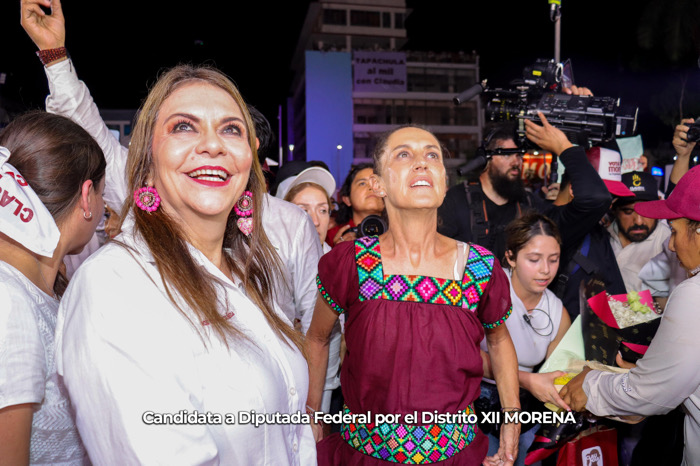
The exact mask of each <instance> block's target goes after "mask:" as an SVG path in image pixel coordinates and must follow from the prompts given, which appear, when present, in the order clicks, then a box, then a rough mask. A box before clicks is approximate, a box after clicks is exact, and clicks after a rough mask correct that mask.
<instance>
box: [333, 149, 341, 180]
mask: <svg viewBox="0 0 700 466" xmlns="http://www.w3.org/2000/svg"><path fill="white" fill-rule="evenodd" d="M335 148H336V149H337V152H336V153H335V170H336V177H335V179H336V180H340V179H342V178H341V175H342V173H340V151H341V150H343V146H342V145H341V144H338V145H337V146H335Z"/></svg>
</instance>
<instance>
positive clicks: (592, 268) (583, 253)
mask: <svg viewBox="0 0 700 466" xmlns="http://www.w3.org/2000/svg"><path fill="white" fill-rule="evenodd" d="M590 247H591V234H590V233H589V234H587V235H586V236H585V237H584V239H583V241H581V244H580V245H579V247H578V249H577V250H576V252H575V253H574V255H573V256H572V257H571V259H570V260H569V263H568V264H566V268H565V270H564V271H563V272H562V273H560V274H558V275H557V278H556V284H555V285H554V289H553V290H552V291H553V292H554V294H555V295H556V296H557V298H559V299H562V298H563V296H564V292H565V291H566V284H567V283H568V281H569V278H571V276H572V275H573V274H575V273H576V271H578V269H579V267H580V268H581V269H583V271H584V272H585V273H586V275H588V276H590V275H592V274H594V273H598V271H599V269H598V266H597V265H596V264H595V263H594V262H593V261H592V260H591V259H589V258H588V251H589V250H590Z"/></svg>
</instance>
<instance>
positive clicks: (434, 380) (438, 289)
mask: <svg viewBox="0 0 700 466" xmlns="http://www.w3.org/2000/svg"><path fill="white" fill-rule="evenodd" d="M461 247H464V245H462V246H461ZM464 250H465V254H466V256H465V257H466V258H467V261H466V262H467V266H466V267H465V269H466V270H465V273H464V275H463V277H462V280H450V279H438V278H434V277H415V276H413V277H409V276H402V275H388V276H384V273H383V269H382V265H381V262H382V260H381V251H380V248H379V241H378V239H377V238H363V239H361V240H358V241H355V242H354V243H350V242H344V243H340V244H338V245H336V246H335V247H334V248H333V249H332V250H331V251H330V252H329V253H327V254H326V255H324V256H323V257H322V258H321V261H320V262H319V266H318V269H319V272H318V285H319V290H320V292H321V294H322V296H323V297H324V299H325V300H326V301H327V302H328V303H329V305H330V306H331V308H332V309H334V310H335V311H336V312H338V313H341V312H345V315H346V321H345V340H346V345H347V348H348V352H347V354H346V357H345V360H344V361H343V365H342V368H341V386H342V388H343V396H344V398H345V403H346V405H347V410H348V411H349V412H351V413H355V414H363V413H368V412H371V413H373V414H376V413H381V414H396V415H399V416H401V419H402V420H404V422H405V419H406V415H408V414H411V413H414V412H417V413H419V416H420V413H433V412H436V413H446V414H453V413H460V412H468V410H470V409H471V405H472V403H473V402H474V400H475V399H476V398H477V397H478V396H479V392H480V383H481V378H482V376H483V369H482V362H481V356H480V354H479V343H480V342H481V340H482V339H483V338H484V327H490V326H496V325H499V323H501V322H503V321H504V320H505V319H506V317H507V315H508V312H509V311H510V288H509V284H508V278H507V277H506V275H505V273H504V272H503V269H502V268H501V267H500V264H499V263H498V261H497V260H496V259H494V257H493V255H491V254H490V253H489V252H488V251H487V250H485V249H483V248H480V247H478V246H474V245H469V247H465V248H464ZM425 427H428V426H424V425H421V422H420V421H418V422H416V423H415V424H408V423H406V424H402V423H398V424H390V425H389V424H381V425H372V424H371V423H370V424H367V425H360V424H357V423H355V424H354V425H350V424H347V425H345V426H344V427H343V436H341V435H339V434H333V435H331V436H329V437H327V438H325V439H324V440H323V441H322V442H320V443H319V444H318V448H317V451H318V453H319V456H318V461H319V464H320V465H326V464H328V465H331V464H333V465H335V464H346V465H363V466H365V465H370V466H373V465H376V466H380V465H382V464H386V461H391V462H402V463H413V464H426V463H432V462H435V461H440V463H439V464H440V465H441V466H442V465H444V466H453V465H462V464H481V462H482V461H483V458H484V457H485V455H486V450H487V447H488V445H487V444H488V441H487V439H486V437H485V436H484V435H483V433H481V432H479V431H477V430H476V429H475V428H474V426H473V425H471V424H460V425H457V424H453V425H449V424H444V425H442V424H433V425H430V426H429V429H428V432H430V434H431V435H432V436H431V437H429V438H428V439H429V440H431V444H430V445H429V444H428V443H426V438H423V437H422V435H421V433H422V432H423V431H424V430H425ZM416 436H418V437H420V443H417V442H416V440H417V439H418V437H416ZM369 442H371V444H370V443H369ZM414 445H415V446H414Z"/></svg>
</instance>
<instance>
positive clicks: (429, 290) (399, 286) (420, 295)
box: [319, 236, 511, 328]
mask: <svg viewBox="0 0 700 466" xmlns="http://www.w3.org/2000/svg"><path fill="white" fill-rule="evenodd" d="M355 260H356V262H357V272H358V275H359V280H360V301H365V300H368V299H389V300H393V301H412V302H418V303H431V304H451V305H452V306H460V307H462V308H464V309H469V310H470V311H472V312H474V311H475V310H476V307H477V305H478V304H479V299H480V298H481V295H482V294H484V289H485V288H486V285H487V284H488V282H489V280H490V278H491V272H492V271H493V260H494V257H493V254H491V252H490V251H488V250H487V249H485V248H482V247H481V246H478V245H476V244H470V245H469V252H468V256H467V263H466V266H465V268H464V276H463V278H462V282H461V283H460V282H459V281H457V280H450V279H446V278H436V277H424V276H420V275H387V276H385V275H384V269H383V267H382V256H381V251H380V249H379V238H378V237H376V236H367V237H364V238H360V239H358V240H356V241H355ZM319 289H321V293H322V294H324V291H325V290H323V287H322V286H320V282H319ZM326 295H327V293H326V294H325V295H324V298H325V299H327V300H328V297H326ZM331 301H332V300H331ZM333 305H335V303H331V306H332V307H333ZM334 309H336V310H339V309H338V306H337V305H335V307H334ZM510 311H511V310H509V311H508V314H507V315H505V316H504V317H503V318H502V319H500V320H498V321H496V322H493V323H487V324H483V325H484V326H485V327H487V328H493V327H496V326H498V325H500V324H502V323H503V322H505V319H507V318H508V315H510ZM339 312H342V310H339Z"/></svg>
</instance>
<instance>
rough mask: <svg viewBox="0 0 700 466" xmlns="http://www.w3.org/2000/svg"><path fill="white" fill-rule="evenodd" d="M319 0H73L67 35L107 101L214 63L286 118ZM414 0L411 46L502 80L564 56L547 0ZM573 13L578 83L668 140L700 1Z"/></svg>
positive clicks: (569, 51)
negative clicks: (298, 59) (310, 9)
mask: <svg viewBox="0 0 700 466" xmlns="http://www.w3.org/2000/svg"><path fill="white" fill-rule="evenodd" d="M0 3H1V5H0V41H1V43H2V44H3V45H2V46H1V48H0V72H4V73H7V74H8V76H7V80H6V83H5V84H4V85H0V95H1V96H2V97H3V101H4V102H8V101H9V102H10V104H9V106H10V107H11V110H13V111H20V110H24V109H27V108H40V107H42V106H43V99H44V97H45V95H46V94H47V92H48V88H47V86H46V80H45V76H44V74H43V71H42V67H41V64H40V63H39V61H38V58H37V57H36V56H35V55H34V52H35V50H36V48H35V46H34V44H33V43H32V42H31V41H30V39H29V38H28V37H27V36H26V34H25V33H24V31H23V30H22V28H21V26H20V24H19V0H3V1H2V2H0ZM308 3H309V1H308V0H293V1H288V2H262V1H257V2H256V1H252V2H186V3H185V2H179V1H171V2H149V1H147V0H140V1H138V2H137V1H135V0H121V1H118V2H92V1H90V2H88V1H85V0H82V1H77V0H65V2H64V4H63V9H64V13H65V16H66V22H67V40H66V42H67V44H66V45H67V47H68V49H69V51H70V53H71V56H72V58H73V61H74V63H75V65H76V68H77V70H78V73H79V76H80V77H81V79H83V80H84V81H85V82H86V83H87V84H88V86H89V88H90V90H91V92H92V94H93V96H94V98H95V101H96V102H97V104H98V106H100V107H101V108H137V107H138V106H139V105H140V103H141V101H142V99H143V98H144V97H145V95H146V93H147V91H148V87H149V85H150V84H152V83H153V82H154V80H155V78H156V76H157V75H158V72H159V71H160V70H162V69H163V68H167V67H170V66H172V65H174V64H177V63H181V62H189V63H209V64H213V65H215V66H217V67H219V68H220V69H222V70H223V71H224V72H225V73H227V74H228V75H229V76H231V77H232V78H233V80H234V81H235V82H236V83H237V84H238V86H239V88H240V89H241V91H242V93H243V95H244V97H245V98H246V99H247V100H248V102H249V103H251V104H252V105H254V106H256V107H258V108H259V109H260V110H261V111H262V112H263V113H264V114H265V115H266V116H267V117H268V119H269V120H270V121H271V123H272V125H273V127H275V126H276V117H277V107H278V105H280V104H281V103H282V102H283V101H284V99H285V98H286V97H287V96H288V94H289V87H290V81H291V72H290V70H289V66H290V62H291V57H292V54H293V52H294V49H295V47H296V44H297V40H298V36H299V31H300V30H301V26H302V24H303V21H304V17H305V14H306V9H307V5H308ZM407 6H408V7H409V8H412V9H413V13H412V15H411V16H409V18H408V19H407V21H406V29H407V32H408V37H409V41H408V44H407V48H409V49H414V50H434V51H459V50H463V51H466V52H470V51H472V50H474V51H476V52H477V53H478V54H479V57H480V73H481V78H482V79H484V78H487V79H488V80H489V85H490V86H493V87H507V86H508V84H509V82H510V80H512V79H515V78H518V77H520V76H521V73H522V69H523V67H525V66H527V65H530V64H532V63H533V62H534V60H535V59H537V58H553V56H554V24H553V23H552V22H551V21H550V19H549V5H548V4H547V2H546V1H544V0H538V1H534V0H528V1H525V2H460V3H457V2H452V1H445V0H407ZM561 12H562V28H561V29H562V37H561V58H562V60H564V59H567V58H570V59H571V60H572V63H573V70H574V76H575V79H576V83H577V84H579V85H585V86H587V87H589V88H591V89H592V90H593V92H594V93H595V94H596V95H601V96H610V97H620V98H621V99H622V101H623V103H628V104H633V105H636V106H638V107H639V109H640V112H639V133H640V134H642V138H643V141H644V144H645V147H647V148H652V149H653V148H657V147H663V146H665V148H666V149H668V148H669V147H670V146H669V145H668V141H669V140H670V138H671V135H672V133H673V126H674V125H675V123H676V122H677V121H678V119H679V115H680V101H681V99H680V96H681V90H683V91H682V92H683V93H684V99H683V113H684V115H685V116H695V117H697V116H700V106H699V105H698V103H699V102H700V73H699V69H698V57H699V56H700V33H699V32H698V31H699V30H700V27H699V24H698V21H699V18H700V0H667V1H664V2H661V1H659V0H638V1H635V2H631V1H611V0H606V1H603V0H586V1H585V2H584V1H580V0H578V1H573V0H563V2H562V10H561ZM684 81H685V86H683V85H682V83H683V82H684ZM6 105H8V104H7V103H6Z"/></svg>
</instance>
